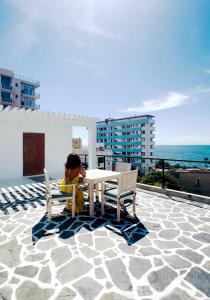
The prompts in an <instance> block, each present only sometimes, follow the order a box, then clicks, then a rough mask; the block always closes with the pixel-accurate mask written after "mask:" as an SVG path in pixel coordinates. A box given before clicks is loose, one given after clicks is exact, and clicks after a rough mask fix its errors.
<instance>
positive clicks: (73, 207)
mask: <svg viewBox="0 0 210 300" xmlns="http://www.w3.org/2000/svg"><path fill="white" fill-rule="evenodd" d="M72 217H73V218H74V217H75V197H74V198H73V199H72Z"/></svg>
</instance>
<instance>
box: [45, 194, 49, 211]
mask: <svg viewBox="0 0 210 300" xmlns="http://www.w3.org/2000/svg"><path fill="white" fill-rule="evenodd" d="M48 206H49V199H48V197H46V214H48V213H49V212H48V211H49V209H48Z"/></svg>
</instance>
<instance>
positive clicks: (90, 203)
mask: <svg viewBox="0 0 210 300" xmlns="http://www.w3.org/2000/svg"><path fill="white" fill-rule="evenodd" d="M89 195H90V199H89V205H90V217H91V216H92V215H93V212H94V184H92V183H90V184H89Z"/></svg>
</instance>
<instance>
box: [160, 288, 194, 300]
mask: <svg viewBox="0 0 210 300" xmlns="http://www.w3.org/2000/svg"><path fill="white" fill-rule="evenodd" d="M161 300H195V298H192V297H191V296H190V295H188V294H187V292H186V291H184V290H182V289H180V288H175V289H174V290H173V291H172V292H171V293H169V294H168V295H167V296H165V297H162V298H161Z"/></svg>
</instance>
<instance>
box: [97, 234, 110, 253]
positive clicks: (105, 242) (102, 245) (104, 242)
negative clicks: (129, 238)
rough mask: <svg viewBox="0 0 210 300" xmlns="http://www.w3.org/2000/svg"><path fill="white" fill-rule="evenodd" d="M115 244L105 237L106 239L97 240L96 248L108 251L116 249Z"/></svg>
mask: <svg viewBox="0 0 210 300" xmlns="http://www.w3.org/2000/svg"><path fill="white" fill-rule="evenodd" d="M114 246H115V244H114V243H113V241H112V240H111V239H110V238H107V237H104V238H96V239H95V248H96V250H99V251H100V250H106V249H109V248H112V247H114Z"/></svg>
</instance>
